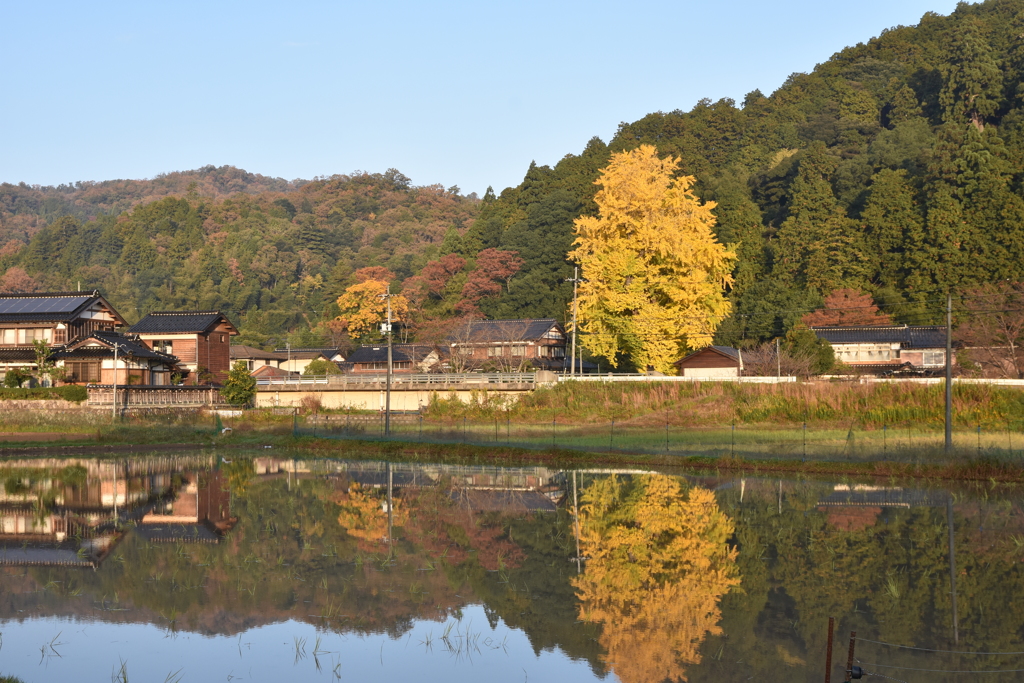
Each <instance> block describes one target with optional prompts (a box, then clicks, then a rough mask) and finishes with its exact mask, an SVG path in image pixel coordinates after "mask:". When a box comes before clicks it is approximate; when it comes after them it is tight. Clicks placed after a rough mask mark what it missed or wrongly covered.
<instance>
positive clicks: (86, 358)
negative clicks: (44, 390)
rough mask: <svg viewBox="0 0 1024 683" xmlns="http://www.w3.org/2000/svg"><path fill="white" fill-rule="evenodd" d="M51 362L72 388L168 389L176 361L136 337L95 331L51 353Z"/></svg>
mask: <svg viewBox="0 0 1024 683" xmlns="http://www.w3.org/2000/svg"><path fill="white" fill-rule="evenodd" d="M115 347H116V352H115ZM52 358H53V359H54V360H55V361H57V364H58V365H63V366H64V369H65V373H66V374H65V376H64V381H65V382H67V383H73V384H111V383H113V382H116V383H117V384H121V385H124V384H155V385H168V384H170V383H171V373H172V372H173V371H174V368H175V366H176V365H177V361H178V359H177V358H175V357H174V356H170V355H167V354H164V353H159V352H157V351H154V350H152V349H151V348H149V347H148V346H146V345H145V344H144V343H142V341H141V340H140V339H139V338H138V337H137V336H134V335H126V334H121V333H120V332H99V331H97V332H93V333H92V334H90V335H89V336H88V337H86V338H84V339H79V340H77V341H74V342H72V343H71V344H68V345H67V346H66V347H64V348H62V349H59V350H57V351H55V352H54V354H53V356H52ZM115 359H116V360H115Z"/></svg>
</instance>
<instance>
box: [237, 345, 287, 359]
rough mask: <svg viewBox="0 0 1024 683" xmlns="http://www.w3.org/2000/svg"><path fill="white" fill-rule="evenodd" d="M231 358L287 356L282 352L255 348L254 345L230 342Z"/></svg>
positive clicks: (275, 357) (284, 357)
mask: <svg viewBox="0 0 1024 683" xmlns="http://www.w3.org/2000/svg"><path fill="white" fill-rule="evenodd" d="M231 358H232V360H236V359H242V358H252V359H253V360H286V358H287V356H285V355H284V354H283V353H275V352H273V351H264V350H263V349H257V348H256V347H255V346H246V345H245V344H232V345H231Z"/></svg>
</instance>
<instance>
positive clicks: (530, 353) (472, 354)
mask: <svg viewBox="0 0 1024 683" xmlns="http://www.w3.org/2000/svg"><path fill="white" fill-rule="evenodd" d="M447 341H448V345H449V351H450V360H449V362H450V364H451V365H452V366H453V367H452V369H453V370H455V371H461V370H463V369H475V368H486V367H493V368H495V369H498V370H518V369H526V368H529V367H534V368H538V369H541V370H554V371H562V370H564V369H566V368H567V367H568V361H567V360H566V335H565V330H564V329H563V328H562V325H561V324H560V323H559V322H558V321H557V320H555V319H554V318H540V319H525V320H473V321H470V322H468V323H466V324H465V325H463V326H461V327H460V328H459V329H457V330H455V331H454V332H453V333H452V334H451V335H449V337H448V340H447ZM454 366H463V367H454Z"/></svg>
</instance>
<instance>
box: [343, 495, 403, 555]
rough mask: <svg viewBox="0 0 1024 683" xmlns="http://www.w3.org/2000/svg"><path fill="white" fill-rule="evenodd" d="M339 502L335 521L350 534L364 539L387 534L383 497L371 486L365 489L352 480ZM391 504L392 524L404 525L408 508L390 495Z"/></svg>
mask: <svg viewBox="0 0 1024 683" xmlns="http://www.w3.org/2000/svg"><path fill="white" fill-rule="evenodd" d="M338 504H339V505H340V506H341V512H340V513H339V514H338V524H340V525H341V526H342V527H343V528H344V529H345V531H346V532H347V533H348V535H349V536H352V537H353V538H359V539H362V540H364V541H380V540H383V539H386V538H387V537H388V510H387V499H386V498H383V497H380V496H378V495H376V492H375V491H373V490H372V489H370V490H365V489H363V488H362V487H360V486H359V484H358V483H353V484H352V486H351V487H350V488H349V490H348V494H347V495H346V496H344V497H343V499H342V500H341V501H339V503H338ZM392 505H393V506H394V512H393V514H392V525H393V526H405V524H406V523H407V522H408V519H409V512H408V511H407V510H406V509H405V508H404V507H403V506H402V505H400V504H399V501H398V499H397V498H393V499H392Z"/></svg>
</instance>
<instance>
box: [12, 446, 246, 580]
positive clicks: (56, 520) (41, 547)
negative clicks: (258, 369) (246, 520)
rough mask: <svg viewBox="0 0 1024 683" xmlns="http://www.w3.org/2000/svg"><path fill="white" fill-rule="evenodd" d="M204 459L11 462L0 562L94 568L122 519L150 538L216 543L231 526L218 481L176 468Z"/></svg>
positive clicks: (113, 540) (116, 536)
mask: <svg viewBox="0 0 1024 683" xmlns="http://www.w3.org/2000/svg"><path fill="white" fill-rule="evenodd" d="M209 462H210V459H209V458H185V459H182V458H167V459H165V458H148V459H145V460H139V461H128V462H115V461H109V460H99V459H70V458H68V459H63V458H61V459H49V460H31V461H29V460H22V461H9V462H8V463H6V468H9V469H7V471H6V472H5V468H0V477H2V478H3V480H4V486H3V487H2V488H0V564H21V565H72V566H93V567H95V566H97V565H98V564H99V563H100V562H101V561H102V560H103V558H104V557H106V555H107V554H108V553H109V552H110V550H111V549H112V548H113V547H114V545H115V544H116V543H117V542H118V541H119V540H120V539H121V538H122V536H123V535H124V534H123V531H122V530H121V529H122V526H121V524H120V523H121V522H123V521H125V520H134V521H136V522H138V526H137V528H139V529H142V530H143V531H144V532H145V533H144V534H143V535H144V536H146V537H147V538H150V539H151V540H164V539H165V537H168V536H171V537H173V538H175V539H176V540H182V541H184V540H191V539H197V540H210V539H209V538H208V537H211V536H212V540H217V539H218V538H219V537H220V536H221V535H223V534H224V533H226V531H227V530H229V529H230V528H231V526H232V525H233V524H234V521H235V520H234V519H233V518H231V517H230V510H229V507H228V503H229V496H228V493H227V491H225V490H224V489H225V487H224V486H223V480H222V479H221V478H220V476H219V475H218V473H217V472H216V471H214V470H210V469H201V470H198V471H189V472H187V473H184V474H182V473H181V471H180V467H182V466H184V467H197V466H198V467H202V466H203V465H204V464H207V463H209ZM207 466H208V465H207ZM63 479H67V480H68V481H63ZM179 488H180V489H181V492H180V493H179V494H178V495H177V496H176V497H174V498H173V499H171V498H169V497H168V496H173V495H174V494H175V492H176V490H177V489H179ZM41 501H42V507H40V502H41ZM167 501H170V502H167ZM168 511H169V512H170V514H171V515H172V517H173V518H172V519H170V520H169V521H168V522H167V523H165V522H164V520H166V517H160V515H162V514H163V515H165V514H166V513H167V512H168ZM154 521H155V522H156V523H152V522H154ZM181 530H184V531H181Z"/></svg>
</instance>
